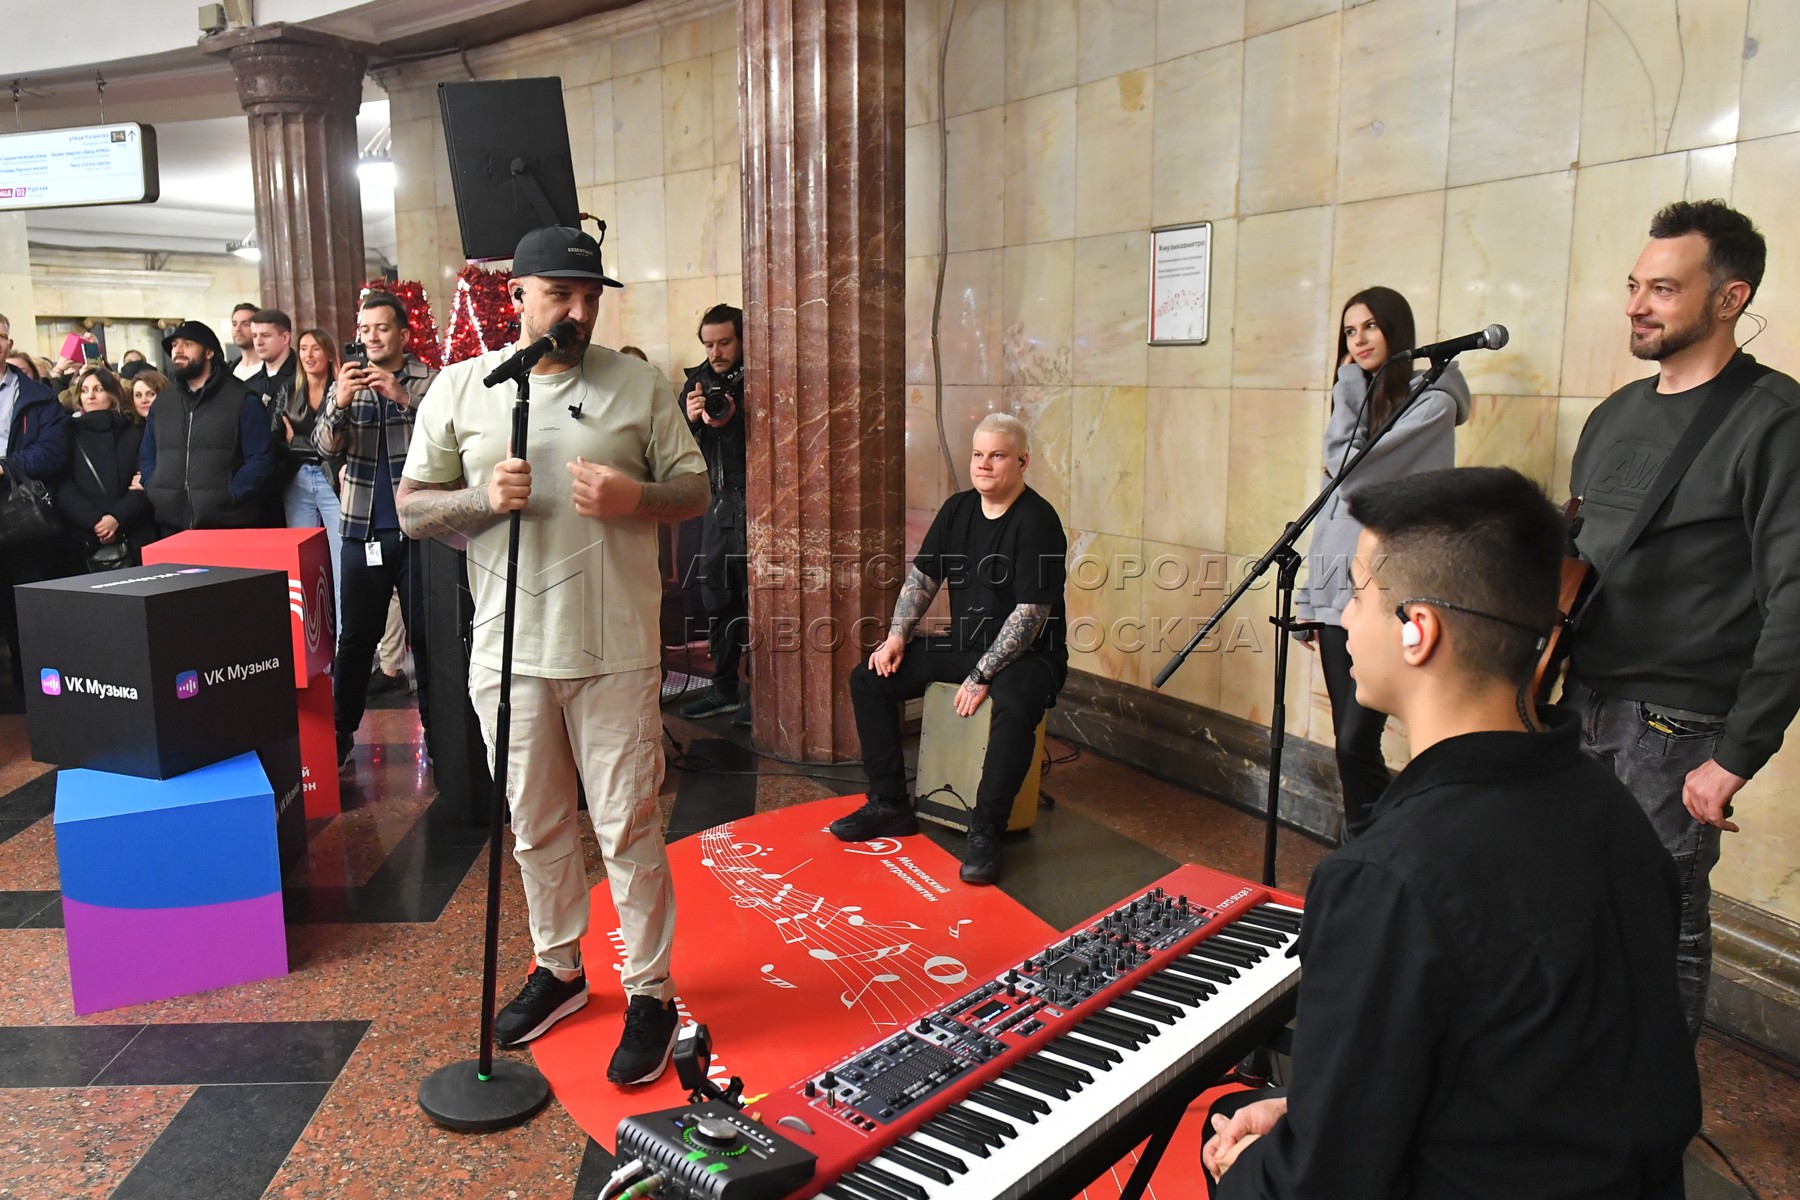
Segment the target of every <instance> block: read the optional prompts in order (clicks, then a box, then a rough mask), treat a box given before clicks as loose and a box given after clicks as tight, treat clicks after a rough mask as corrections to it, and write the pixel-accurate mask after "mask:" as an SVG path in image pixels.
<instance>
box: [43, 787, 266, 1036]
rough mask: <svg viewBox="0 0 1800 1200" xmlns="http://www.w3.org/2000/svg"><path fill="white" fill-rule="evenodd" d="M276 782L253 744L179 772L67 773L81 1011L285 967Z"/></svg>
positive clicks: (74, 979)
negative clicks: (250, 749) (151, 775)
mask: <svg viewBox="0 0 1800 1200" xmlns="http://www.w3.org/2000/svg"><path fill="white" fill-rule="evenodd" d="M275 790H276V789H275V788H274V787H272V786H271V785H270V782H269V776H268V775H267V773H265V771H264V769H263V765H262V762H261V760H260V759H259V758H258V756H257V755H255V754H240V755H238V756H237V757H235V758H230V759H226V760H225V761H224V762H220V763H215V764H213V765H212V766H210V767H202V768H200V769H199V770H197V771H190V772H188V773H187V774H185V775H178V776H176V777H174V778H173V779H163V780H157V779H144V778H140V777H138V776H135V775H116V774H111V773H108V772H102V771H88V770H65V771H63V772H62V773H60V774H59V775H58V776H57V778H56V817H55V828H56V858H57V864H58V868H59V870H60V872H61V876H62V894H63V924H64V927H65V929H66V931H67V934H68V943H69V983H70V987H71V990H72V991H73V992H74V998H75V1011H76V1012H77V1013H91V1012H99V1011H101V1010H103V1009H110V1008H121V1007H124V1006H125V1005H128V1004H141V1003H144V1002H146V1001H150V1000H161V999H166V998H167V997H170V996H183V995H188V994H190V993H193V992H204V991H210V990H211V989H213V988H220V987H227V986H229V985H232V984H237V983H246V982H249V981H250V980H254V979H269V978H274V977H276V976H280V975H285V974H287V969H288V960H287V932H286V929H285V927H284V925H283V923H282V910H281V862H280V855H279V851H278V849H277V841H276V817H277V805H276V796H275ZM296 807H297V806H296Z"/></svg>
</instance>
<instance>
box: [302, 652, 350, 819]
mask: <svg viewBox="0 0 1800 1200" xmlns="http://www.w3.org/2000/svg"><path fill="white" fill-rule="evenodd" d="M295 698H296V699H298V700H299V702H300V793H301V795H302V796H304V797H305V798H306V819H307V820H309V821H311V820H314V819H316V818H318V817H335V816H337V815H338V813H340V812H342V811H343V808H344V801H343V797H342V796H341V795H340V794H339V792H338V765H337V724H336V722H334V721H333V720H332V715H331V672H330V671H327V672H325V673H324V674H323V675H320V676H319V677H318V678H317V679H314V680H313V681H312V686H311V687H307V688H303V689H302V690H301V691H299V692H297V693H295Z"/></svg>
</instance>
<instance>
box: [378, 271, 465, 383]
mask: <svg viewBox="0 0 1800 1200" xmlns="http://www.w3.org/2000/svg"><path fill="white" fill-rule="evenodd" d="M370 292H386V293H387V294H388V295H390V296H392V297H394V299H396V300H398V301H400V303H402V304H404V305H405V306H406V325H407V331H406V352H407V353H408V354H410V355H412V356H413V357H414V358H416V359H418V360H419V361H420V362H422V363H424V364H425V365H426V366H428V367H441V366H443V365H444V356H443V352H442V350H441V348H440V347H439V345H438V331H437V321H436V320H434V319H433V318H432V315H431V301H430V299H429V298H427V297H426V295H425V285H424V284H422V283H420V282H418V281H417V280H415V279H402V280H400V281H398V282H396V283H389V282H388V281H387V280H385V279H371V280H369V282H367V283H365V284H363V286H362V292H361V294H360V295H361V296H367V295H368V294H369V293H370ZM359 301H360V297H359Z"/></svg>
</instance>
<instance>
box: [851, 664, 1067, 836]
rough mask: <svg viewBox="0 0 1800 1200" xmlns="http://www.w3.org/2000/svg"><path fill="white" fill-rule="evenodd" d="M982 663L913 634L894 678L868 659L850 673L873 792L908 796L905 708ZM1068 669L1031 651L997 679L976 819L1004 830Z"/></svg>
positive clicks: (995, 829) (891, 796) (990, 696)
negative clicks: (903, 745) (902, 710)
mask: <svg viewBox="0 0 1800 1200" xmlns="http://www.w3.org/2000/svg"><path fill="white" fill-rule="evenodd" d="M979 661H981V652H980V651H977V650H958V649H957V648H956V644H955V642H954V641H953V640H952V639H950V638H915V639H913V640H912V641H911V642H909V643H907V647H906V654H905V656H904V657H903V658H901V660H900V666H899V667H898V668H897V669H896V670H895V671H894V673H893V674H892V675H888V676H885V677H883V676H881V675H877V674H876V673H875V672H873V671H871V670H869V664H868V662H867V661H864V662H860V663H857V664H856V669H855V670H854V671H851V672H850V703H851V706H852V707H853V708H854V709H855V710H856V732H857V735H858V736H859V737H860V738H861V739H862V752H863V770H864V771H866V772H867V773H868V776H869V791H870V792H871V793H872V794H874V795H876V796H881V797H884V798H886V799H890V800H900V799H903V798H904V797H905V796H906V762H905V759H904V758H903V756H902V754H901V737H900V706H901V705H902V704H904V703H905V702H906V701H908V700H916V699H917V698H918V697H920V696H923V695H924V694H925V689H926V688H927V687H929V686H930V685H931V684H934V683H961V682H962V681H963V680H964V679H967V678H968V676H969V672H970V671H972V670H973V669H974V668H975V664H976V663H977V662H979ZM1066 675H1067V669H1066V668H1065V667H1063V666H1062V665H1061V664H1060V663H1058V662H1056V661H1055V660H1053V659H1051V658H1048V657H1046V656H1044V655H1039V654H1027V655H1025V656H1023V657H1022V658H1020V659H1019V660H1018V661H1017V662H1014V663H1013V664H1012V665H1011V666H1008V667H1006V668H1005V669H1003V670H1002V671H1001V672H1000V673H999V674H998V675H996V676H994V683H993V686H992V687H991V688H990V689H989V690H988V698H987V701H986V703H988V704H990V705H992V706H993V712H992V714H991V715H990V717H989V719H988V747H987V757H986V758H984V759H983V760H982V764H981V784H980V786H979V787H977V788H976V789H975V821H976V822H977V823H979V824H982V825H985V826H987V827H988V829H989V830H990V831H992V832H996V833H997V832H999V831H1001V830H1003V829H1005V828H1006V822H1007V819H1008V818H1010V817H1011V816H1012V804H1013V798H1014V797H1015V796H1017V795H1018V794H1019V788H1020V786H1021V785H1022V784H1023V783H1024V782H1025V776H1026V775H1027V774H1029V773H1030V771H1031V754H1032V751H1033V750H1034V749H1035V748H1036V747H1037V726H1038V722H1039V721H1040V720H1042V719H1043V716H1044V710H1045V709H1047V708H1049V707H1050V705H1051V703H1052V702H1053V701H1054V700H1055V699H1056V693H1057V692H1058V691H1060V690H1062V684H1063V680H1064V678H1065V677H1066Z"/></svg>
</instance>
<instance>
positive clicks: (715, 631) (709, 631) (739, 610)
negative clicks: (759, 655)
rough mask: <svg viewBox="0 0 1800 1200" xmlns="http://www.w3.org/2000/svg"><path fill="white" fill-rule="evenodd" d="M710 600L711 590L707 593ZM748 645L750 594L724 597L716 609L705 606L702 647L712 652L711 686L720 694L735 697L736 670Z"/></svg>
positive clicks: (739, 593)
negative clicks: (704, 642) (704, 643)
mask: <svg viewBox="0 0 1800 1200" xmlns="http://www.w3.org/2000/svg"><path fill="white" fill-rule="evenodd" d="M707 598H708V600H709V601H710V600H711V599H712V598H713V593H711V592H708V593H707ZM749 644H750V597H749V596H747V595H745V594H744V593H743V592H738V593H737V594H736V595H733V596H729V597H727V598H726V600H725V602H724V604H723V605H721V606H720V607H718V608H714V607H712V605H711V604H710V603H709V604H708V605H707V609H706V647H707V650H708V651H709V652H710V653H711V654H712V661H713V686H714V687H715V688H717V689H719V692H720V694H721V695H725V696H729V697H731V698H732V699H734V700H735V699H737V694H738V669H739V667H741V666H742V664H743V661H744V650H745V648H746V647H748V646H749Z"/></svg>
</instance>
